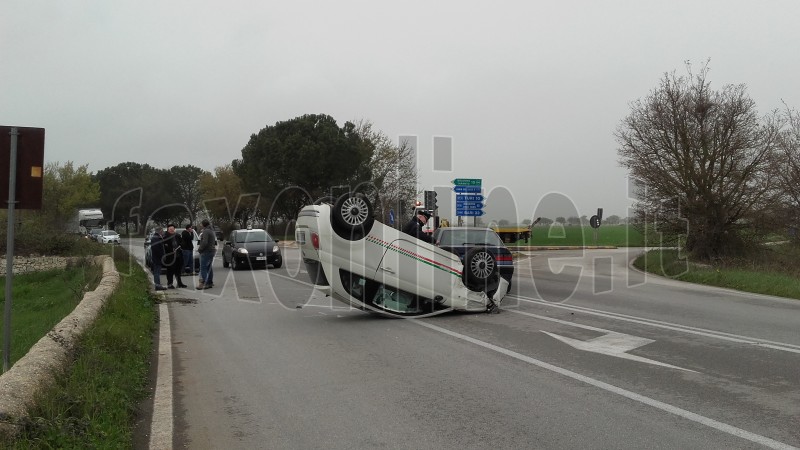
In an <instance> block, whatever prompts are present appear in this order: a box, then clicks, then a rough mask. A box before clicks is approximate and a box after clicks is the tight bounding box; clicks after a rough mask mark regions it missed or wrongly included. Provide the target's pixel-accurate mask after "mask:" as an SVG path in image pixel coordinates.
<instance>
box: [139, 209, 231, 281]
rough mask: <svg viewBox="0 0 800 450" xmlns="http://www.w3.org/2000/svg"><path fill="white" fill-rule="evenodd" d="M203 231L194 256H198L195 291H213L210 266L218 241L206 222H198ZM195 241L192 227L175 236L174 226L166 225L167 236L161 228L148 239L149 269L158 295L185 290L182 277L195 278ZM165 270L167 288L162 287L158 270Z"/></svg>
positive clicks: (212, 275) (212, 274)
mask: <svg viewBox="0 0 800 450" xmlns="http://www.w3.org/2000/svg"><path fill="white" fill-rule="evenodd" d="M201 225H202V231H201V233H200V238H199V240H198V243H197V252H198V253H199V254H200V281H199V283H198V284H197V287H196V288H197V289H210V288H212V287H214V272H213V270H212V268H211V263H212V262H213V261H214V255H215V254H216V252H217V237H216V235H215V234H214V230H213V229H212V228H211V223H210V222H209V221H208V219H205V220H203V221H202V222H201ZM194 237H195V233H194V231H193V229H192V225H191V224H187V225H186V228H185V229H184V230H183V231H182V232H181V233H180V234H177V233H176V232H175V225H174V224H169V225H168V226H167V231H166V233H165V232H164V229H163V228H161V227H156V229H155V232H154V233H153V236H152V238H151V239H150V262H151V266H150V268H151V269H152V271H153V283H154V284H155V289H156V290H157V291H165V290H167V289H175V284H174V283H173V282H176V283H177V286H178V287H179V288H185V287H188V286H187V285H186V284H184V283H183V280H182V279H181V275H182V274H183V275H193V274H194V255H193V252H194ZM162 268H166V270H167V286H164V285H162V284H161V269H162Z"/></svg>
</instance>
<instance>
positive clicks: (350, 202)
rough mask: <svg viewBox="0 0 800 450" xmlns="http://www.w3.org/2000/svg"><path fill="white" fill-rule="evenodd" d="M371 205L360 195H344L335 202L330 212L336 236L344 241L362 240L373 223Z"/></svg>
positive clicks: (364, 196)
mask: <svg viewBox="0 0 800 450" xmlns="http://www.w3.org/2000/svg"><path fill="white" fill-rule="evenodd" d="M373 213H374V211H373V209H372V204H371V203H370V202H369V200H368V199H367V196H366V195H364V194H362V193H348V194H344V195H342V196H341V197H339V199H338V200H336V203H335V204H334V205H333V210H332V211H331V215H332V217H331V220H332V222H333V223H332V225H333V229H334V231H336V234H338V235H339V236H341V237H342V238H344V239H348V240H351V241H358V240H360V239H363V238H364V236H366V235H367V234H368V233H369V232H370V230H372V225H373V223H374V222H375V218H374V217H373Z"/></svg>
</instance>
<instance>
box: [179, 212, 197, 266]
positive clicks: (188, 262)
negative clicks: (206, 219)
mask: <svg viewBox="0 0 800 450" xmlns="http://www.w3.org/2000/svg"><path fill="white" fill-rule="evenodd" d="M181 250H182V251H183V271H184V272H185V273H187V274H192V273H194V230H192V224H190V223H188V224H186V229H184V230H183V231H182V232H181Z"/></svg>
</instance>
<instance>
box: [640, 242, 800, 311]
mask: <svg viewBox="0 0 800 450" xmlns="http://www.w3.org/2000/svg"><path fill="white" fill-rule="evenodd" d="M798 259H800V246H798V245H796V244H795V245H792V244H784V245H773V246H767V247H765V248H764V249H763V250H761V251H759V252H758V253H757V254H751V255H749V257H748V258H747V259H729V260H719V261H715V262H714V263H713V264H697V263H694V262H692V261H690V260H688V259H687V258H686V257H685V255H681V254H679V252H678V251H677V250H651V251H649V252H647V253H645V254H644V255H642V256H640V257H639V258H637V259H636V261H634V266H635V267H637V268H639V269H641V270H644V271H647V272H650V273H654V274H657V275H662V276H667V277H670V278H674V279H676V280H680V281H687V282H691V283H699V284H706V285H711V286H719V287H725V288H731V289H737V290H740V291H745V292H753V293H757V294H766V295H775V296H778V297H786V298H795V299H800V266H799V265H798V264H797V261H798Z"/></svg>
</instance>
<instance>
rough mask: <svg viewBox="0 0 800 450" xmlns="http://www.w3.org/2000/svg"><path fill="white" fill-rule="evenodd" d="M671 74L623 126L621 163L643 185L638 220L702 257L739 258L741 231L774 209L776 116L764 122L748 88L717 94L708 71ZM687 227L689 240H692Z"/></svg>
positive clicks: (635, 105)
mask: <svg viewBox="0 0 800 450" xmlns="http://www.w3.org/2000/svg"><path fill="white" fill-rule="evenodd" d="M687 71H688V76H681V77H679V76H676V75H675V73H674V72H673V73H672V74H665V75H664V78H663V79H662V80H661V83H660V85H659V86H658V87H657V88H656V89H654V90H653V91H652V92H651V93H650V95H648V96H647V97H646V98H645V99H643V100H638V101H636V102H634V103H632V104H631V114H630V115H629V116H628V117H626V118H625V119H624V120H623V121H622V123H621V124H620V126H619V127H618V129H617V131H616V133H615V136H616V138H617V142H618V144H619V145H620V147H619V149H618V154H619V156H620V164H621V165H622V166H623V167H626V168H627V169H629V170H630V175H631V176H632V177H633V178H634V179H636V180H637V182H638V183H639V192H638V195H639V200H638V202H637V204H636V206H635V213H636V216H637V219H639V220H640V221H644V222H645V223H647V224H648V225H654V226H655V228H656V229H658V230H659V231H666V232H677V233H683V234H687V235H686V236H685V239H686V240H685V246H686V249H687V250H689V251H690V252H692V253H693V254H694V255H695V256H697V257H700V258H713V257H717V256H721V255H724V254H726V253H733V252H735V251H736V250H737V249H740V248H741V247H740V246H739V244H741V237H742V234H741V233H739V232H738V231H739V229H740V228H741V227H742V226H745V225H746V224H747V223H748V221H750V222H749V223H750V224H752V220H755V219H756V218H757V217H758V213H759V211H761V210H763V209H764V208H767V207H768V206H769V205H770V204H771V194H772V193H774V189H773V188H774V186H773V183H772V178H771V177H770V176H769V168H770V161H771V158H772V155H773V153H774V150H775V143H776V137H777V133H778V130H779V128H780V125H779V123H778V122H779V121H778V118H777V114H775V113H772V114H770V115H767V116H766V117H763V118H759V116H758V113H757V111H756V107H755V103H754V102H753V100H751V99H750V97H749V96H748V95H747V93H746V87H745V85H743V84H740V85H726V86H724V87H723V88H722V90H721V91H714V90H712V89H711V86H710V83H709V82H708V80H707V75H708V71H709V69H708V64H707V63H706V64H705V65H704V66H703V68H702V70H701V71H700V73H698V74H697V75H694V74H693V73H692V70H691V66H689V65H688V64H687ZM687 225H688V233H687Z"/></svg>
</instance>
